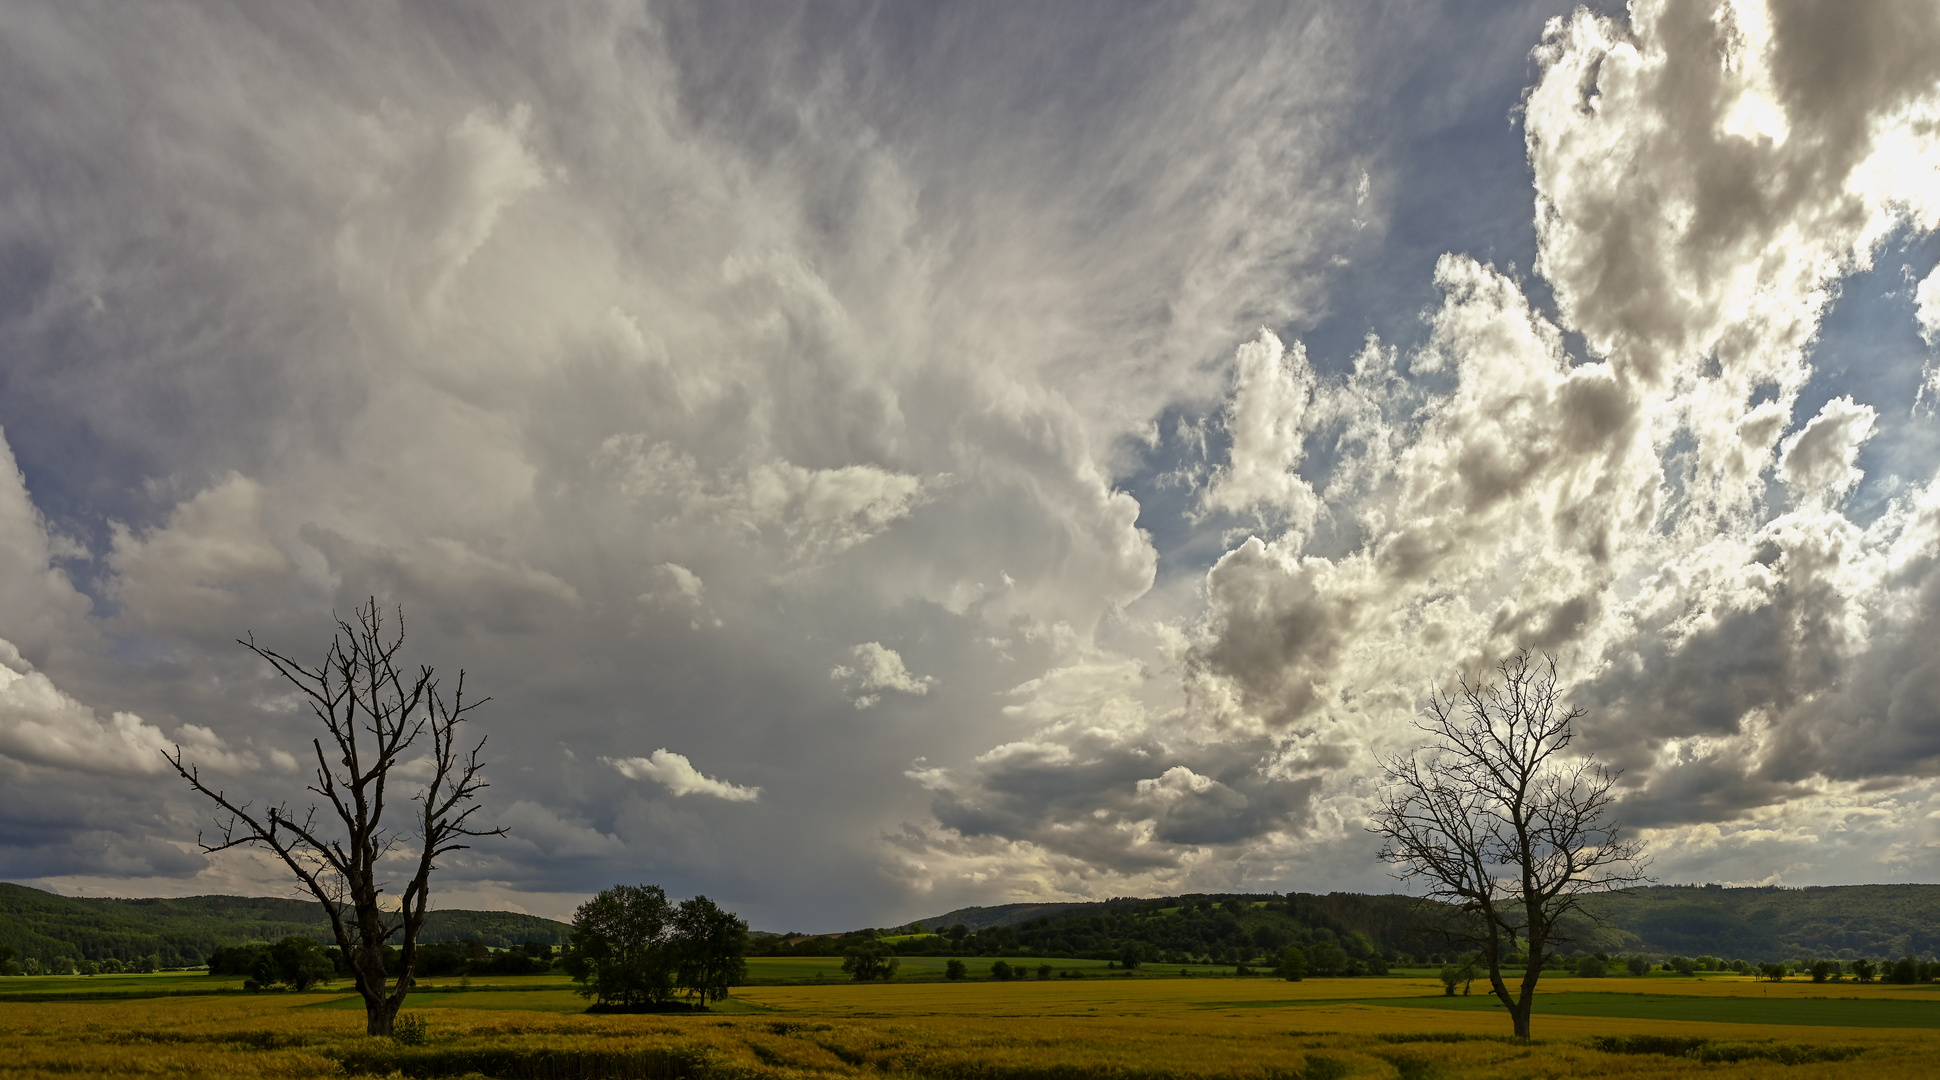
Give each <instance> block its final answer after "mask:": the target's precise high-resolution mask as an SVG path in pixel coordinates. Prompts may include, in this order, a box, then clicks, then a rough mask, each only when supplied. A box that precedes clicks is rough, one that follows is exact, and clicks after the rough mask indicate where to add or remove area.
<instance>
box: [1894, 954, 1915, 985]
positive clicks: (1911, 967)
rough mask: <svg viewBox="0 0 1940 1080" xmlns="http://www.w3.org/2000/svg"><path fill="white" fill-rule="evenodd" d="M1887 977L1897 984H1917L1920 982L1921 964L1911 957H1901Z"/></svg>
mask: <svg viewBox="0 0 1940 1080" xmlns="http://www.w3.org/2000/svg"><path fill="white" fill-rule="evenodd" d="M1887 977H1888V978H1889V979H1891V980H1892V981H1893V982H1896V983H1907V984H1911V983H1915V982H1918V981H1920V962H1919V961H1917V960H1915V959H1913V958H1912V957H1911V956H1905V957H1901V958H1900V959H1899V960H1897V961H1895V962H1894V963H1893V966H1892V968H1891V969H1890V971H1889V972H1888V975H1887Z"/></svg>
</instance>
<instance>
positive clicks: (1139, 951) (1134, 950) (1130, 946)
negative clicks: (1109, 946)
mask: <svg viewBox="0 0 1940 1080" xmlns="http://www.w3.org/2000/svg"><path fill="white" fill-rule="evenodd" d="M1118 962H1119V964H1120V965H1122V966H1124V967H1127V968H1135V967H1137V966H1139V965H1140V964H1142V963H1144V962H1145V948H1144V946H1142V945H1140V944H1139V943H1138V942H1136V941H1128V942H1126V943H1125V947H1124V948H1122V949H1120V950H1118Z"/></svg>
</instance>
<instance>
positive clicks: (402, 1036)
mask: <svg viewBox="0 0 1940 1080" xmlns="http://www.w3.org/2000/svg"><path fill="white" fill-rule="evenodd" d="M426 1027H427V1025H426V1024H425V1022H424V1017H422V1016H418V1015H417V1014H415V1013H400V1014H399V1015H398V1017H397V1019H395V1020H393V1021H391V1040H392V1041H393V1042H395V1043H397V1044H398V1045H399V1046H423V1045H424V1036H425V1029H426Z"/></svg>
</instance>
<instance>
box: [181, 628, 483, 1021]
mask: <svg viewBox="0 0 1940 1080" xmlns="http://www.w3.org/2000/svg"><path fill="white" fill-rule="evenodd" d="M237 644H240V645H242V646H243V647H244V648H247V649H248V650H249V651H251V652H253V653H255V654H256V655H257V656H260V657H262V658H263V659H264V660H267V661H269V663H270V666H272V667H274V668H275V669H276V673H277V674H278V675H281V676H282V677H283V678H284V679H286V680H287V681H288V682H289V683H290V684H291V685H292V686H295V687H296V688H297V689H298V690H299V691H301V692H302V693H303V695H304V696H305V698H307V700H308V704H309V706H310V709H311V711H313V712H314V713H315V714H316V716H317V719H319V720H321V721H323V726H324V729H325V731H326V732H327V733H328V734H329V736H330V741H331V745H330V747H329V748H328V749H327V750H326V748H325V747H324V745H323V740H322V739H312V740H311V742H310V745H311V747H312V748H313V749H314V750H315V752H316V759H317V762H316V774H315V782H314V783H312V784H310V785H309V786H308V787H307V790H308V791H309V792H310V793H311V794H312V795H314V796H315V797H316V798H317V799H319V800H321V802H322V804H323V805H327V806H328V808H329V810H328V812H327V813H324V814H321V815H319V813H318V810H319V805H318V804H317V803H314V802H313V803H312V804H311V805H310V806H309V807H308V808H307V809H306V810H304V811H303V812H302V813H300V814H299V813H292V812H291V810H290V806H289V803H288V802H287V801H284V802H277V803H275V804H273V805H271V806H270V807H269V808H268V810H267V812H256V813H252V812H251V810H250V804H249V803H248V802H239V801H236V800H232V799H231V798H230V797H229V796H228V794H227V793H226V792H224V791H222V790H220V789H218V788H214V787H211V786H210V785H209V784H208V783H207V782H205V781H204V780H203V779H202V778H201V775H200V774H199V773H198V772H197V770H196V767H195V765H194V764H192V763H185V762H184V761H183V760H182V748H181V747H180V746H177V747H176V748H175V753H174V755H172V756H171V755H168V754H166V753H165V754H163V756H164V757H166V758H168V761H169V764H171V765H173V766H175V771H176V772H178V773H181V774H182V778H183V779H185V780H187V781H188V782H189V784H190V786H192V787H194V788H195V790H197V791H199V792H201V793H202V794H203V795H206V796H208V797H209V798H210V799H211V800H213V801H214V802H215V804H216V805H217V806H218V807H220V808H221V810H222V814H223V816H222V817H220V818H219V819H218V821H217V825H216V828H217V835H218V836H219V837H220V839H219V840H218V842H216V843H213V844H210V843H202V838H201V837H200V836H197V837H196V842H197V843H198V844H201V847H202V850H204V851H207V852H217V851H224V850H227V849H229V848H232V847H243V846H247V845H259V846H262V847H267V848H269V849H270V850H271V851H274V852H275V853H276V855H277V857H278V858H280V859H282V860H283V864H284V865H285V866H287V867H289V869H290V872H291V873H294V874H295V875H296V877H297V880H299V881H301V882H302V883H303V886H304V888H306V889H308V890H309V891H310V894H311V895H313V896H315V897H316V898H317V900H318V901H320V902H321V903H322V904H323V908H324V910H325V911H326V912H328V913H329V915H330V929H331V931H332V932H333V933H334V934H335V935H336V938H337V948H338V949H339V950H340V951H341V952H342V955H343V959H344V963H345V965H346V966H348V967H349V968H350V970H351V974H352V976H353V977H354V978H355V980H356V983H357V992H358V993H360V994H362V995H363V997H364V1013H365V1018H366V1020H367V1028H366V1029H367V1031H368V1032H369V1033H370V1034H372V1035H389V1034H390V1033H391V1023H392V1021H393V1020H394V1019H396V1017H397V1010H398V1007H399V1006H400V1005H402V1004H403V1003H404V995H405V994H406V993H408V992H409V991H410V988H411V972H412V969H413V968H414V967H415V965H416V963H417V948H418V932H419V931H420V930H422V929H423V928H424V918H425V910H426V901H427V899H428V898H429V896H430V880H431V871H432V870H433V869H435V868H436V866H437V859H438V858H439V856H442V855H447V854H449V853H451V852H454V851H461V850H463V849H465V848H466V847H469V846H470V845H469V844H467V843H465V841H466V840H467V839H468V838H471V837H479V836H502V835H504V834H505V830H504V829H484V828H478V827H475V826H473V825H472V824H471V823H470V822H471V818H472V815H473V814H474V813H476V812H477V811H478V808H479V804H478V802H477V797H478V793H479V791H480V790H482V789H483V788H484V787H485V786H486V784H485V781H484V779H483V778H482V777H481V775H480V770H481V768H482V765H483V763H482V762H480V761H479V757H478V754H479V751H480V750H482V749H483V748H484V746H485V740H484V739H482V738H481V739H479V740H478V742H477V743H476V744H474V745H473V746H472V748H471V749H470V750H469V751H468V752H466V753H464V754H462V755H461V754H460V753H459V732H458V725H460V724H462V723H464V722H465V720H466V718H467V717H466V714H467V713H470V712H471V711H472V710H474V709H476V708H478V707H479V706H480V705H483V704H485V702H486V701H488V700H490V699H489V698H487V699H481V700H479V701H470V702H468V701H466V700H465V673H464V672H463V671H462V670H461V671H460V672H459V673H458V685H457V688H456V689H455V691H454V692H453V693H452V695H451V697H450V698H449V700H447V699H446V698H445V696H444V695H443V694H442V693H441V692H440V690H439V687H438V680H437V677H436V675H435V674H434V673H433V670H432V669H431V668H429V667H420V668H418V670H417V672H416V674H411V673H410V672H408V671H407V670H405V669H404V668H403V666H402V665H401V664H400V663H399V660H398V653H399V652H400V651H401V650H402V649H403V647H404V616H403V613H402V612H399V614H398V627H397V632H396V633H395V634H394V635H387V633H386V631H385V628H384V625H383V617H382V612H381V611H380V610H379V609H378V606H377V601H376V600H375V599H374V598H373V599H372V600H371V602H370V603H369V604H368V605H366V606H363V607H360V608H358V609H357V612H356V623H355V624H354V625H353V624H351V623H348V622H345V621H343V620H342V619H338V620H337V628H336V633H335V636H334V637H333V638H332V639H331V642H330V649H329V652H328V653H327V654H326V655H325V656H324V659H323V663H321V664H319V665H318V666H316V667H314V668H310V667H305V666H304V665H302V664H300V663H298V662H297V661H295V660H292V659H290V658H289V657H287V656H284V655H282V654H281V653H278V652H275V651H273V650H270V649H265V648H263V647H261V646H259V645H257V644H256V641H255V639H254V638H253V637H252V638H251V639H249V640H247V641H239V642H238V643H237ZM427 731H429V733H430V735H431V752H430V754H429V758H430V761H429V767H430V774H431V775H430V779H429V780H427V781H426V782H425V783H424V786H423V788H422V789H420V790H419V791H418V792H417V793H416V794H415V795H412V796H410V798H411V800H412V801H414V802H416V803H417V806H416V808H415V809H414V810H413V811H412V812H411V818H412V820H411V825H410V829H409V832H403V831H399V830H397V829H395V828H393V827H391V826H388V825H386V824H385V823H384V811H385V809H386V805H385V799H386V797H387V796H388V795H389V794H390V793H389V792H388V791H387V786H388V784H389V782H390V780H391V773H392V771H393V770H394V769H397V768H398V767H399V765H400V764H401V763H402V761H403V758H404V755H405V754H406V753H407V752H408V751H410V750H411V748H412V747H413V746H415V745H416V744H417V742H418V740H419V738H420V736H422V735H423V734H425V733H426V732H427ZM413 834H414V835H413ZM413 848H415V850H412V849H413ZM394 852H396V853H401V854H403V855H404V856H405V857H406V858H407V859H413V862H412V863H411V864H410V866H411V871H412V875H411V879H410V883H409V884H407V885H406V886H405V887H404V892H403V894H402V895H401V896H400V897H399V898H398V901H397V903H396V906H395V907H391V906H389V905H387V904H386V903H385V889H386V888H387V887H388V886H389V885H390V883H389V882H387V881H385V880H383V879H382V878H381V876H380V875H381V874H382V873H383V870H382V869H381V868H380V865H379V864H380V863H382V862H384V861H385V860H386V859H387V858H388V857H389V856H391V855H392V854H393V853H394ZM413 857H414V858H413ZM393 941H395V942H396V948H397V950H398V955H397V969H396V977H395V980H393V979H392V978H390V977H389V976H387V974H386V972H385V953H386V950H387V947H388V946H391V944H392V942H393Z"/></svg>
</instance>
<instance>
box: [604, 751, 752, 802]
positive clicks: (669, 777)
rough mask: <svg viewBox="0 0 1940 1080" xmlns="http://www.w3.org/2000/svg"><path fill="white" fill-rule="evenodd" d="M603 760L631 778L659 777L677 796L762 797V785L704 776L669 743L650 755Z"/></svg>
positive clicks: (743, 799) (730, 799) (736, 799)
mask: <svg viewBox="0 0 1940 1080" xmlns="http://www.w3.org/2000/svg"><path fill="white" fill-rule="evenodd" d="M600 763H601V764H602V765H610V766H612V767H613V768H614V769H616V770H618V771H619V773H620V775H621V776H624V777H626V778H627V779H629V780H652V781H655V782H657V783H659V784H661V785H662V786H664V787H665V788H666V789H667V790H668V791H671V792H673V794H674V797H675V798H680V797H682V796H686V795H712V796H713V797H715V798H717V799H725V800H727V801H728V802H754V801H756V800H757V799H759V798H761V789H760V788H758V787H742V786H741V785H739V784H730V783H728V782H727V781H725V780H716V779H714V778H713V777H711V776H702V775H701V773H700V770H698V769H696V768H694V766H693V763H692V762H690V761H688V760H687V758H686V757H684V756H683V755H680V754H676V753H674V752H672V751H670V750H668V749H666V748H665V747H662V748H661V749H659V750H655V751H654V752H653V753H652V754H649V755H647V756H646V757H630V758H609V757H602V758H600Z"/></svg>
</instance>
